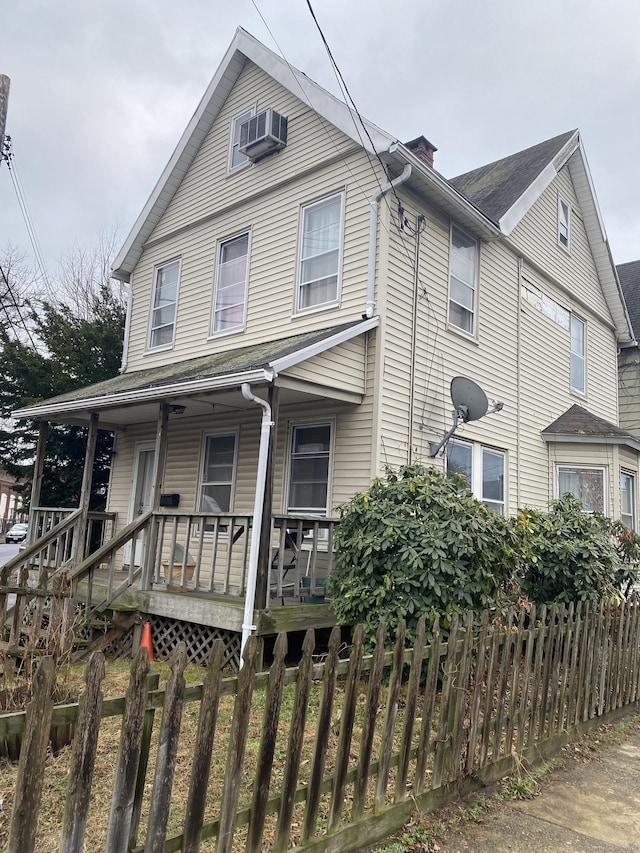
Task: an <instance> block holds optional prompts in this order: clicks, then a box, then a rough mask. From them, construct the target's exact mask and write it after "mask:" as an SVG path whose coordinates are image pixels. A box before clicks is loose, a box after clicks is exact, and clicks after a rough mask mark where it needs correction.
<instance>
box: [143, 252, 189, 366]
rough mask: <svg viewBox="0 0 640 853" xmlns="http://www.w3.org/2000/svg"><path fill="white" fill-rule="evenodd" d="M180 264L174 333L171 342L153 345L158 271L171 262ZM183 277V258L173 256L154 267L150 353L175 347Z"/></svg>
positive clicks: (148, 346)
mask: <svg viewBox="0 0 640 853" xmlns="http://www.w3.org/2000/svg"><path fill="white" fill-rule="evenodd" d="M174 263H177V264H178V283H177V284H176V301H175V310H174V314H173V335H172V337H171V343H168V344H158V345H157V346H153V344H152V343H151V338H152V335H153V331H154V326H153V312H154V311H155V304H154V303H155V301H156V287H157V284H158V272H159V270H161V269H162V268H163V267H168V266H170V264H174ZM181 278H182V258H181V257H178V258H172V259H171V260H169V261H163V262H162V263H161V264H156V266H155V267H154V268H153V287H152V289H151V310H150V312H149V331H148V333H147V350H146V351H147V352H148V353H156V352H164V351H166V350H171V349H173V347H174V345H175V341H176V326H177V325H178V301H179V299H180V280H181Z"/></svg>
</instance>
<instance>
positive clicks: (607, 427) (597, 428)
mask: <svg viewBox="0 0 640 853" xmlns="http://www.w3.org/2000/svg"><path fill="white" fill-rule="evenodd" d="M542 438H543V439H544V441H547V442H550V441H563V442H580V443H588V444H626V445H628V446H629V447H632V448H633V449H634V450H640V441H638V439H637V438H635V437H634V436H632V435H631V433H629V432H627V431H626V430H624V429H621V428H620V427H619V426H616V425H615V424H612V423H611V422H610V421H607V420H605V419H604V418H601V417H598V415H594V414H592V413H591V412H590V411H588V410H587V409H585V408H584V407H583V406H579V405H578V404H577V403H574V405H573V406H571V408H569V409H567V411H566V412H564V413H563V414H562V415H560V417H559V418H556V420H555V421H553V423H550V424H549V426H548V427H545V428H544V429H543V430H542Z"/></svg>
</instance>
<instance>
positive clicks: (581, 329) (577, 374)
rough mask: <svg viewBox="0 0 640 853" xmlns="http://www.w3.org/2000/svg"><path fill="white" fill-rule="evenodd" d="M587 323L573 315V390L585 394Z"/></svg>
mask: <svg viewBox="0 0 640 853" xmlns="http://www.w3.org/2000/svg"><path fill="white" fill-rule="evenodd" d="M585 330H586V327H585V322H584V320H581V319H580V318H579V317H576V316H575V314H572V315H571V390H572V391H577V392H578V393H579V394H584V393H585V391H586V381H585Z"/></svg>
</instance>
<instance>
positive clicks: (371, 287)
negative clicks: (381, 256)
mask: <svg viewBox="0 0 640 853" xmlns="http://www.w3.org/2000/svg"><path fill="white" fill-rule="evenodd" d="M411 168H412V167H411V166H410V165H409V164H407V165H406V166H405V167H404V169H403V170H402V174H401V175H398V177H397V178H394V179H393V180H392V181H390V182H389V183H388V184H385V186H384V187H381V188H380V189H379V190H376V191H375V192H374V194H373V195H372V196H371V214H370V217H369V274H368V277H367V305H366V308H365V311H364V315H363V316H364V317H366V318H367V319H370V318H371V317H373V309H374V306H375V302H374V296H375V287H376V250H377V247H378V208H379V206H380V199H381V198H382V197H383V196H384V195H386V194H387V193H388V192H389V191H390V190H392V189H393V188H394V187H397V186H398V185H399V184H403V183H404V182H405V181H408V180H409V177H410V176H411Z"/></svg>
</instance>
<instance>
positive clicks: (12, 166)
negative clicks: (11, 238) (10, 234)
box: [3, 135, 51, 287]
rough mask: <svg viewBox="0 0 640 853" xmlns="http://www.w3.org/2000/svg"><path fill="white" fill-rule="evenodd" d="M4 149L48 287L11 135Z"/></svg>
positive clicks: (37, 261) (16, 192) (34, 249)
mask: <svg viewBox="0 0 640 853" xmlns="http://www.w3.org/2000/svg"><path fill="white" fill-rule="evenodd" d="M4 149H5V150H4V152H3V157H4V159H5V160H6V161H7V168H8V169H9V174H10V175H11V182H12V184H13V188H14V190H15V194H16V198H17V199H18V205H19V206H20V211H21V212H22V218H23V219H24V223H25V226H26V229H27V234H28V235H29V240H30V241H31V246H32V248H33V254H34V256H35V259H36V263H37V265H38V267H39V268H40V274H41V275H42V278H43V280H44V282H45V284H46V285H47V286H48V287H50V286H51V285H50V283H49V277H48V275H47V271H46V268H45V265H44V260H43V258H42V252H41V251H40V244H39V242H38V237H37V235H36V231H35V227H34V225H33V220H32V218H31V213H30V211H29V205H28V204H27V199H26V196H25V194H24V190H23V189H22V181H21V180H20V175H19V174H18V167H17V166H16V163H15V156H14V153H13V146H12V144H11V137H10V136H8V135H7V136H5V145H4Z"/></svg>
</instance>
